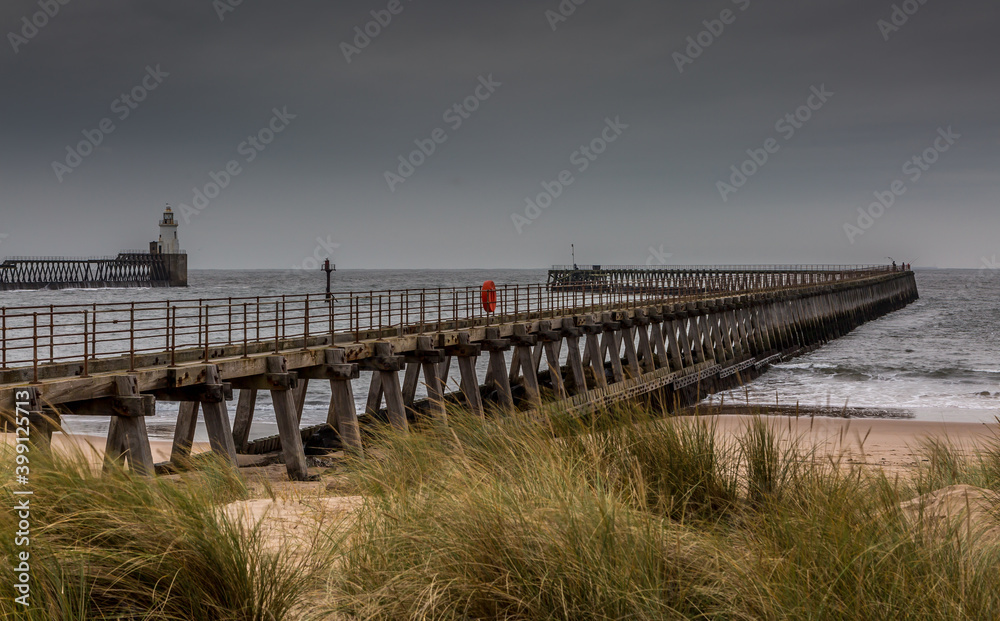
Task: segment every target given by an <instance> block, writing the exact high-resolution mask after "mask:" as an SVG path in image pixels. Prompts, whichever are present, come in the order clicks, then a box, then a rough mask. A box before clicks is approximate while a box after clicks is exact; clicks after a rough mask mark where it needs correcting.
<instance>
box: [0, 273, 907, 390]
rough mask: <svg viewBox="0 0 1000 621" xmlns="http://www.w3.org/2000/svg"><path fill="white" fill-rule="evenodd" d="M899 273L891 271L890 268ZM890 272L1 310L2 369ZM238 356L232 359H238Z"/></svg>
mask: <svg viewBox="0 0 1000 621" xmlns="http://www.w3.org/2000/svg"><path fill="white" fill-rule="evenodd" d="M889 270H891V268H889ZM887 271H888V270H886V269H884V266H883V267H880V269H878V270H875V271H873V270H857V269H852V270H847V271H841V272H831V271H827V270H817V269H813V270H812V271H803V270H783V271H780V272H766V273H763V272H762V273H761V274H760V275H759V277H757V278H747V277H744V276H745V275H743V274H736V273H734V272H732V271H725V270H714V271H712V272H704V273H697V274H690V273H687V272H686V270H685V274H687V275H684V276H674V277H672V279H671V280H670V281H669V282H668V281H667V280H653V281H645V282H644V283H643V284H642V286H639V287H636V286H635V285H633V284H629V283H625V284H622V283H618V284H614V283H612V284H601V286H599V287H595V288H592V289H588V288H586V287H551V286H549V285H546V284H541V283H539V284H534V285H501V286H498V287H497V307H496V312H495V313H493V314H489V315H488V314H487V313H486V312H485V311H484V310H483V307H482V304H481V300H480V293H481V292H480V288H479V287H441V288H422V289H402V290H389V289H387V290H368V291H340V292H331V293H330V294H329V296H327V294H326V293H317V294H296V295H288V294H286V295H270V296H254V297H226V298H210V299H209V298H201V299H197V300H194V299H187V300H160V301H149V302H112V303H91V304H71V305H45V306H19V307H2V308H0V330H2V339H0V368H3V369H9V368H21V367H28V366H33V367H35V369H36V371H37V368H38V366H40V365H44V364H55V363H83V362H85V361H86V362H89V361H92V360H95V359H98V358H112V357H123V356H124V357H126V358H127V359H128V360H129V362H130V363H132V364H134V361H135V357H136V356H137V355H141V354H157V355H159V354H164V353H166V354H169V358H170V360H171V363H173V362H174V361H175V360H176V355H177V352H178V351H180V350H182V349H194V348H198V349H200V350H201V351H203V352H204V357H205V359H206V360H207V359H210V358H211V356H212V355H213V349H220V348H223V347H226V346H237V348H238V349H240V351H241V352H242V353H243V354H244V355H246V352H247V350H248V344H249V343H255V344H256V343H274V348H275V350H279V349H281V348H287V349H298V348H302V347H305V346H308V343H309V342H310V338H316V337H329V340H328V342H332V341H333V339H334V338H336V337H339V338H340V339H344V338H350V339H352V340H354V341H360V340H362V339H363V338H371V337H372V335H373V333H374V334H375V335H377V336H382V335H384V334H385V331H386V330H390V331H391V332H392V333H394V334H399V335H402V334H414V333H425V332H439V331H442V330H446V329H452V328H455V327H458V325H457V323H456V322H457V321H462V322H468V321H474V322H480V323H487V322H510V321H526V320H532V319H538V318H549V317H556V316H559V315H566V314H582V313H588V312H602V311H612V310H622V309H628V308H635V307H639V306H652V305H656V304H662V303H674V302H683V301H692V300H697V299H701V298H706V297H719V296H726V295H729V296H738V295H749V294H755V293H764V292H772V291H780V290H794V289H796V288H803V287H811V286H816V285H819V284H823V283H834V282H845V281H851V280H862V279H865V278H869V277H871V276H872V275H873V274H882V273H885V272H887ZM230 355H231V354H230Z"/></svg>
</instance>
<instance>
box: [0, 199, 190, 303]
mask: <svg viewBox="0 0 1000 621" xmlns="http://www.w3.org/2000/svg"><path fill="white" fill-rule="evenodd" d="M187 284H188V265H187V253H185V252H184V251H183V250H181V248H180V241H179V239H178V237H177V222H176V221H175V220H174V214H173V211H172V210H171V209H170V207H169V206H167V208H166V209H165V210H164V212H163V218H162V219H161V220H160V237H159V239H158V240H157V241H154V242H150V244H149V250H148V251H142V250H126V251H124V252H120V253H118V255H117V256H114V257H89V258H70V257H9V258H7V259H5V260H4V261H3V262H2V263H0V291H18V290H38V289H100V288H127V287H186V286H187Z"/></svg>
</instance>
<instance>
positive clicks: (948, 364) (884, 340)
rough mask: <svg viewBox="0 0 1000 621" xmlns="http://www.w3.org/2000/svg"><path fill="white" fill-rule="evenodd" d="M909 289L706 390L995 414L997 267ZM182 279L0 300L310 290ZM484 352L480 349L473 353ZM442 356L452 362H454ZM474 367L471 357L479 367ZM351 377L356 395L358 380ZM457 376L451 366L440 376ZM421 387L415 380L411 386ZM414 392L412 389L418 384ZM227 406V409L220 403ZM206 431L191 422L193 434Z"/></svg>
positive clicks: (393, 274) (76, 426) (953, 416)
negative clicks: (839, 330) (744, 376)
mask: <svg viewBox="0 0 1000 621" xmlns="http://www.w3.org/2000/svg"><path fill="white" fill-rule="evenodd" d="M916 278H917V288H918V290H919V293H920V299H919V300H918V301H917V302H915V303H913V304H911V305H909V306H907V307H906V308H905V309H903V310H900V311H897V312H895V313H891V314H889V315H887V316H885V317H882V318H880V319H877V320H875V321H871V322H868V323H866V324H864V325H862V326H860V327H858V328H857V329H855V330H854V331H853V332H851V333H850V334H849V335H847V336H845V337H843V338H840V339H837V340H835V341H832V342H830V343H828V344H827V345H825V346H823V347H821V348H820V349H818V350H816V351H814V352H812V353H809V354H807V355H804V356H800V357H797V358H795V359H793V360H791V361H788V362H784V363H781V364H777V365H774V366H773V367H771V368H770V369H769V370H768V371H767V372H765V373H764V374H763V375H761V376H760V377H758V378H757V379H756V380H754V381H752V382H750V383H748V384H747V385H746V386H743V387H741V388H739V389H736V390H731V391H727V392H726V393H722V394H717V395H713V396H712V397H710V398H709V399H708V400H707V401H709V402H712V403H719V402H720V401H724V402H726V403H730V404H732V403H741V404H745V403H749V404H751V405H755V406H769V405H774V404H778V405H780V406H799V407H802V408H805V409H809V408H824V409H829V410H833V409H837V410H840V409H843V410H844V411H853V410H855V409H865V410H868V411H883V412H885V415H886V416H893V417H905V418H915V419H918V420H935V421H954V422H993V421H994V420H995V419H996V417H997V416H1000V328H998V326H1000V270H990V269H985V268H984V269H980V270H952V269H926V270H919V269H918V270H917V271H916ZM545 279H546V270H509V269H493V270H490V269H482V270H480V269H469V270H341V271H337V272H335V273H334V274H333V280H334V283H333V288H334V289H335V290H337V291H367V290H372V289H375V290H385V289H397V288H398V289H402V288H424V287H426V288H432V287H464V286H478V285H480V284H482V282H483V281H485V280H493V281H495V282H496V283H497V285H498V286H500V285H503V284H511V285H514V284H519V285H523V284H537V283H544V282H545ZM189 284H190V286H189V287H187V288H186V289H181V288H177V289H159V288H157V289H63V290H45V291H20V292H10V291H8V292H0V306H8V307H11V306H25V305H49V304H89V303H93V302H97V303H103V302H112V301H114V302H121V301H151V300H165V299H171V300H176V299H192V298H193V299H197V298H219V297H241V296H258V295H260V296H265V295H281V294H289V295H291V294H303V293H321V292H322V291H324V290H325V286H326V275H325V274H324V273H323V272H321V271H319V270H314V271H305V270H295V271H236V270H194V271H192V272H191V273H190V274H189ZM483 364H485V361H483ZM455 366H456V365H453V370H452V373H453V374H455V373H457V371H456V370H455ZM481 371H482V369H481ZM366 379H367V378H366V377H364V374H363V377H362V378H361V380H358V381H356V382H355V385H354V392H355V400H356V401H357V403H358V406H359V408H361V407H363V402H364V399H365V397H366V395H367V384H366V383H365V380H366ZM455 382H457V377H452V378H451V380H450V382H449V383H452V384H453V383H455ZM419 392H420V393H422V392H423V391H422V390H421V391H419ZM418 394H419V393H418ZM259 400H260V402H259V403H258V410H257V412H258V414H257V416H256V420H255V422H254V426H253V428H252V431H251V438H257V437H264V436H270V435H275V434H276V433H277V427H276V425H275V423H274V420H273V418H272V419H271V420H268V417H267V416H266V415H265V413H266V412H268V411H269V410H270V406H269V403H268V401H269V398H268V396H267V395H266V393H263V392H262V393H259ZM328 405H329V387H328V386H324V385H322V383H320V382H313V383H312V384H311V385H310V387H309V392H308V393H307V398H306V403H305V409H304V411H303V416H302V420H303V424H306V425H309V424H320V423H323V422H325V420H326V416H327V409H328ZM230 410H231V415H232V411H233V410H235V406H234V404H230ZM176 415H177V405H176V404H170V403H162V404H157V414H156V416H155V417H153V418H150V419H148V420H147V425H148V429H149V435H150V437H152V438H160V439H169V438H172V437H173V429H174V422H175V421H176ZM64 424H65V426H66V429H67V431H69V432H72V433H82V434H93V435H103V434H106V433H107V426H108V421H107V420H96V419H89V418H83V417H66V418H65V422H64ZM206 438H207V435H206V433H205V430H204V427H203V426H200V427H199V430H198V433H197V438H196V439H198V440H205V439H206Z"/></svg>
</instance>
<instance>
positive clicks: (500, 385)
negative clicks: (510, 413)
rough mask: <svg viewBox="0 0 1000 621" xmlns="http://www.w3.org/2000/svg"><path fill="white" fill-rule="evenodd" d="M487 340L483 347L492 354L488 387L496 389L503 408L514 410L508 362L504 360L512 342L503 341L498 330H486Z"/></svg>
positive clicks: (487, 381) (487, 380)
mask: <svg viewBox="0 0 1000 621" xmlns="http://www.w3.org/2000/svg"><path fill="white" fill-rule="evenodd" d="M486 339H487V340H486V341H485V342H484V344H483V347H484V348H485V349H486V350H487V351H488V352H489V353H490V362H489V373H488V374H487V376H486V377H487V379H486V385H487V387H489V386H492V387H494V388H495V389H496V391H497V400H498V401H499V404H500V407H501V408H503V409H507V410H509V409H513V407H514V397H513V394H512V393H511V390H510V379H509V378H508V376H507V360H506V359H505V358H504V352H505V351H508V350H510V341H508V340H506V339H501V338H500V330H499V329H497V328H486Z"/></svg>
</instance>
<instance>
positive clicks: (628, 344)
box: [621, 327, 642, 377]
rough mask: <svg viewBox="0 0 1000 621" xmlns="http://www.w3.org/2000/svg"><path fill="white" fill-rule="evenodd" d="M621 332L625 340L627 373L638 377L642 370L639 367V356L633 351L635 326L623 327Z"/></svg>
mask: <svg viewBox="0 0 1000 621" xmlns="http://www.w3.org/2000/svg"><path fill="white" fill-rule="evenodd" d="M621 334H622V338H623V339H624V341H625V360H626V362H627V363H628V368H629V373H630V374H631V375H632V377H638V376H639V375H640V374H641V373H642V371H641V369H640V368H639V356H638V354H637V353H636V351H635V327H628V328H625V329H624V330H622V333H621Z"/></svg>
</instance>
